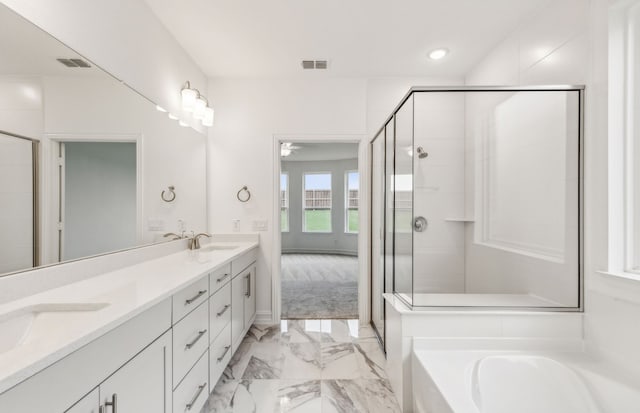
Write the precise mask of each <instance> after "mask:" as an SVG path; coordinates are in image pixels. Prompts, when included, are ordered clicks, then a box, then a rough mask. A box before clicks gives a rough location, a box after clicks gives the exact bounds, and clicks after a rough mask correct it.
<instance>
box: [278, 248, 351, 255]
mask: <svg viewBox="0 0 640 413" xmlns="http://www.w3.org/2000/svg"><path fill="white" fill-rule="evenodd" d="M282 254H283V255H284V254H331V255H345V256H348V257H357V256H358V252H357V251H342V250H340V251H337V250H309V249H286V250H282Z"/></svg>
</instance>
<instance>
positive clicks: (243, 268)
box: [0, 241, 258, 413]
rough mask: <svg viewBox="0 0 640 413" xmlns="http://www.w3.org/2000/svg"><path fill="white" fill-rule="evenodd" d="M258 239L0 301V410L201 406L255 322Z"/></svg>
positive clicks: (110, 411)
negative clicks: (13, 299) (5, 301)
mask: <svg viewBox="0 0 640 413" xmlns="http://www.w3.org/2000/svg"><path fill="white" fill-rule="evenodd" d="M257 247H258V243H257V241H242V242H240V241H238V242H235V241H234V242H214V243H211V244H207V245H204V246H203V247H202V248H201V249H200V250H197V251H181V252H177V253H173V254H170V255H167V256H164V257H160V258H156V259H152V260H146V261H143V262H141V263H138V264H136V265H130V266H127V267H124V268H121V269H119V270H116V271H112V272H109V273H105V274H101V275H98V276H94V277H91V278H88V279H85V280H82V281H79V282H74V283H70V284H67V285H64V286H61V287H58V288H55V289H52V290H47V291H44V292H40V293H37V294H35V295H31V296H26V297H23V298H21V299H19V300H16V301H12V302H8V303H6V304H3V305H1V306H0V325H1V326H2V329H1V330H0V346H2V348H1V349H0V350H1V351H0V411H2V412H16V413H18V412H73V413H99V412H100V413H116V412H117V413H127V412H131V413H140V412H153V413H157V412H166V413H169V412H196V413H197V412H199V411H200V410H201V408H202V406H203V405H204V403H205V401H206V399H207V396H208V394H209V392H210V391H211V390H212V389H213V387H214V386H215V384H216V382H217V381H218V378H219V377H220V376H221V375H222V372H223V370H224V368H225V367H226V365H227V364H228V362H229V361H230V360H231V357H232V355H233V353H234V352H235V350H236V349H237V348H238V346H239V345H240V343H241V341H242V339H243V338H244V336H245V335H246V333H247V332H248V330H249V328H250V326H251V325H252V323H253V322H254V320H255V314H256V301H255V300H256V298H255V297H256V294H255V289H256V264H255V263H256V258H257V252H258V249H257Z"/></svg>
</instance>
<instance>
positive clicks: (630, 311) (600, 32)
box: [467, 0, 640, 372]
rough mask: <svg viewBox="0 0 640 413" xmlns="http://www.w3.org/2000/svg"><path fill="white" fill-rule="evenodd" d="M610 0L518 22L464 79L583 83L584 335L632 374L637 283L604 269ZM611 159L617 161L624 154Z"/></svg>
mask: <svg viewBox="0 0 640 413" xmlns="http://www.w3.org/2000/svg"><path fill="white" fill-rule="evenodd" d="M615 3H618V2H611V1H608V0H592V1H586V0H584V1H583V0H562V1H559V2H557V3H556V4H554V6H553V8H550V9H546V10H545V11H544V12H542V13H541V14H540V15H539V16H538V17H537V18H533V19H531V20H527V21H526V22H523V24H522V25H521V26H520V27H519V28H518V30H516V32H514V33H513V34H512V35H511V36H509V37H508V38H507V39H506V40H505V41H504V42H502V43H501V44H500V45H498V46H497V47H496V49H494V51H493V52H492V53H491V54H490V55H489V56H488V57H487V58H486V59H485V60H484V61H483V62H482V63H480V64H479V65H478V67H476V69H475V70H474V71H473V72H472V73H470V74H469V76H468V77H467V83H468V84H505V83H511V84H552V83H555V84H560V83H572V84H580V83H584V84H586V85H587V88H586V98H585V100H586V112H585V143H584V150H585V166H584V187H585V191H584V203H585V217H584V254H583V256H584V264H585V266H584V275H585V298H584V308H585V332H584V334H585V338H586V340H587V345H588V347H589V349H590V350H591V351H593V352H596V353H599V354H600V355H601V356H603V357H604V358H605V359H608V360H610V361H613V362H615V363H617V364H618V365H619V366H620V367H621V368H624V369H627V370H629V371H632V372H637V371H638V370H639V369H640V352H638V348H639V347H640V329H638V328H635V326H636V325H637V323H638V320H637V318H638V314H640V282H638V281H636V280H631V279H624V278H621V277H617V276H611V275H606V272H607V270H608V268H609V267H610V262H609V261H610V258H611V257H610V251H609V242H610V241H613V244H614V245H615V244H616V242H615V241H616V240H614V239H609V234H611V230H612V229H611V228H609V222H610V220H609V207H608V205H607V198H608V195H609V184H608V179H609V173H610V172H609V162H610V160H609V156H610V154H609V139H612V137H611V136H609V135H608V133H609V132H608V116H609V113H608V97H607V94H608V16H609V11H610V9H609V7H610V5H613V4H615ZM619 3H622V2H619ZM545 45H546V47H547V49H546V50H553V52H552V53H550V54H548V55H547V56H546V57H544V58H543V59H538V60H537V62H535V61H536V58H535V57H534V56H536V50H538V47H539V46H540V47H541V46H545ZM541 49H542V47H541ZM538 56H539V55H538ZM532 62H534V64H531V63H532ZM612 76H618V74H617V73H615V74H614V73H612ZM609 103H611V102H609ZM611 104H612V103H611ZM611 162H613V163H614V165H615V163H620V162H621V160H620V159H611ZM616 248H617V247H616Z"/></svg>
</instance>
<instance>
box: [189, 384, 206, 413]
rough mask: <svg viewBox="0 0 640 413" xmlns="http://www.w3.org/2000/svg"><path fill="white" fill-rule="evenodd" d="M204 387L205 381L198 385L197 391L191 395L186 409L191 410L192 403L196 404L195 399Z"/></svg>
mask: <svg viewBox="0 0 640 413" xmlns="http://www.w3.org/2000/svg"><path fill="white" fill-rule="evenodd" d="M205 387H207V383H202V384H201V385H199V386H198V391H196V394H194V395H193V398H192V399H191V401H190V402H189V403H187V410H191V408H192V407H193V405H194V404H196V400H198V397H200V393H202V390H204V388H205Z"/></svg>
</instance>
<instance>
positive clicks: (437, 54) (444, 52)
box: [429, 49, 449, 60]
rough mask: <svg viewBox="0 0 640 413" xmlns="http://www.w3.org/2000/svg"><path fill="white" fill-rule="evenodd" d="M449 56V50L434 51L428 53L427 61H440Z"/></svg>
mask: <svg viewBox="0 0 640 413" xmlns="http://www.w3.org/2000/svg"><path fill="white" fill-rule="evenodd" d="M448 54H449V49H434V50H432V51H430V52H429V59H431V60H440V59H442V58H443V57H445V56H446V55H448Z"/></svg>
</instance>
